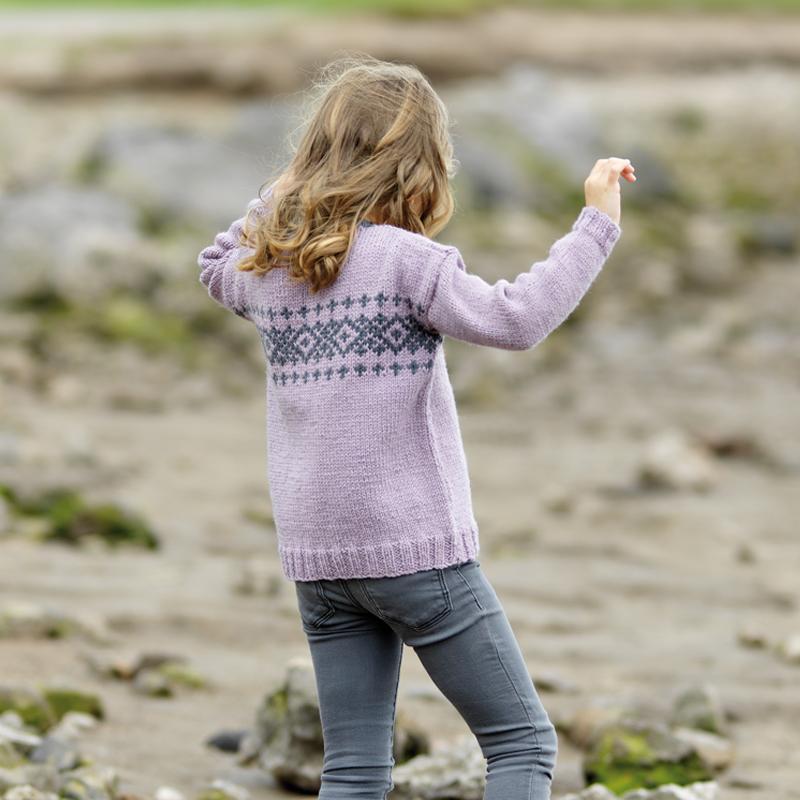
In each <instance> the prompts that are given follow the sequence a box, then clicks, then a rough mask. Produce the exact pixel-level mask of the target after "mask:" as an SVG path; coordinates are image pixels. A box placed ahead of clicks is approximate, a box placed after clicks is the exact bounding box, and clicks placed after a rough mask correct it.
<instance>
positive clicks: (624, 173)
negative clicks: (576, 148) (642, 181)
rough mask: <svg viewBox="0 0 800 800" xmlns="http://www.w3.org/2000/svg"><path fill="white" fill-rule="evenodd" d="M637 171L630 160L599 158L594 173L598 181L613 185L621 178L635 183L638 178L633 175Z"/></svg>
mask: <svg viewBox="0 0 800 800" xmlns="http://www.w3.org/2000/svg"><path fill="white" fill-rule="evenodd" d="M635 169H636V168H635V167H634V166H633V165H632V164H631V160H630V159H629V158H618V157H617V156H610V157H609V158H598V159H597V161H596V162H595V165H594V167H593V169H592V172H593V173H594V177H596V178H597V180H598V181H605V182H606V183H609V184H611V183H614V182H616V181H617V180H619V178H620V177H624V178H625V179H626V180H628V181H631V182H633V181H635V180H636V176H635V175H634V174H633V173H634V170H635Z"/></svg>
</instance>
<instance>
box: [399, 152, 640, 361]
mask: <svg viewBox="0 0 800 800" xmlns="http://www.w3.org/2000/svg"><path fill="white" fill-rule="evenodd" d="M632 173H633V167H631V166H630V162H629V161H628V160H627V159H601V160H599V161H598V162H597V163H596V165H595V167H594V169H593V170H592V173H591V174H590V176H589V178H587V180H586V183H585V184H584V186H585V189H586V198H587V204H586V205H585V206H584V207H583V208H582V209H581V211H580V214H579V215H578V217H577V219H576V220H575V222H574V223H573V225H572V229H571V231H570V232H569V233H567V234H565V235H564V236H562V237H561V238H560V239H558V240H557V241H556V242H555V243H554V244H553V245H552V246H551V247H550V251H549V253H548V255H547V257H546V258H545V259H544V260H542V261H537V262H535V263H534V264H533V265H532V266H531V267H530V269H529V270H527V271H526V272H523V273H521V274H520V275H518V276H517V277H516V278H515V279H514V280H513V281H508V280H506V279H504V278H501V279H500V280H498V281H497V282H495V283H494V284H489V283H487V282H486V281H484V280H483V278H481V277H480V276H478V275H475V274H471V273H469V272H467V269H466V265H465V263H464V259H463V257H462V255H461V253H460V252H459V250H458V248H456V247H452V246H449V247H446V248H445V249H444V256H443V257H442V258H441V259H440V260H439V263H436V262H435V261H434V263H433V264H428V265H426V267H425V268H424V270H423V274H422V275H421V276H419V280H418V282H417V283H416V286H415V290H414V294H415V295H416V297H415V302H416V305H417V310H418V313H419V315H420V321H421V322H422V323H423V324H424V325H426V326H427V327H430V328H434V329H436V330H438V331H439V332H441V333H443V334H445V335H448V336H451V337H453V338H455V339H460V340H462V341H466V342H470V343H472V344H479V345H486V346H490V347H498V348H501V349H505V350H527V349H529V348H532V347H534V346H535V345H536V344H538V343H539V342H541V341H542V340H543V339H544V338H545V337H546V336H548V334H549V333H550V332H551V331H553V330H555V329H556V328H557V327H558V326H559V325H560V324H561V323H562V322H563V321H564V320H565V319H566V318H567V317H568V316H569V315H570V314H571V313H572V311H573V310H574V309H575V307H576V306H577V305H578V303H579V302H580V300H581V298H582V297H583V295H584V294H585V293H586V291H587V290H588V289H589V287H590V286H591V284H592V282H593V281H594V279H595V277H596V276H597V274H598V273H599V272H600V269H601V268H602V266H603V264H604V263H605V262H606V260H607V259H608V257H609V255H610V254H611V251H612V249H613V247H614V245H615V243H616V241H617V240H618V239H619V237H620V235H621V234H622V228H621V227H620V226H619V223H618V222H617V221H616V220H615V219H614V218H612V216H611V214H613V215H614V216H615V217H616V219H617V220H618V219H619V212H618V208H619V201H618V197H615V194H616V195H618V193H619V184H618V183H617V179H618V178H619V177H620V175H621V174H624V175H625V177H626V178H627V179H628V180H635V178H633V177H632ZM614 187H616V192H615V188H614ZM604 209H608V211H606V210H604ZM439 252H441V251H439Z"/></svg>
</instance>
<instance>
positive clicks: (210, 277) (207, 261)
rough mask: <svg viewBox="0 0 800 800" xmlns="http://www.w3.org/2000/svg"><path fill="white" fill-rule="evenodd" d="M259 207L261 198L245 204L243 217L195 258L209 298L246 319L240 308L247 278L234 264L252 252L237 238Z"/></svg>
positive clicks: (243, 301)
mask: <svg viewBox="0 0 800 800" xmlns="http://www.w3.org/2000/svg"><path fill="white" fill-rule="evenodd" d="M259 205H261V199H260V198H258V197H257V198H254V199H253V200H251V201H250V202H249V203H248V204H247V211H246V213H245V215H244V216H243V217H240V218H239V219H237V220H235V221H234V222H232V223H231V225H230V227H229V228H228V230H227V231H223V232H221V233H218V234H217V235H216V236H215V237H214V244H211V245H209V246H208V247H205V248H203V250H201V251H200V255H199V256H198V257H197V265H198V266H199V267H200V283H202V284H203V285H204V286H205V287H206V288H207V289H208V294H209V296H210V297H211V298H213V299H214V300H216V301H217V302H218V303H219V304H220V305H222V306H224V307H225V308H227V309H229V310H230V311H233V312H234V313H235V314H238V315H239V316H240V317H245V318H246V319H247V318H249V317H248V316H247V313H246V312H245V311H244V309H243V305H244V303H245V298H246V292H245V282H246V281H247V279H248V277H249V276H248V273H246V272H242V271H241V270H239V269H237V267H236V265H237V264H238V263H239V261H241V260H242V258H243V257H244V256H245V255H246V254H247V253H249V252H251V251H250V249H249V248H247V247H243V246H242V245H241V244H240V243H239V238H240V236H241V234H242V230H243V228H244V223H245V220H246V219H247V214H248V213H249V212H250V210H251V209H253V208H255V207H257V206H259Z"/></svg>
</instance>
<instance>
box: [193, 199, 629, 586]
mask: <svg viewBox="0 0 800 800" xmlns="http://www.w3.org/2000/svg"><path fill="white" fill-rule="evenodd" d="M264 202H269V196H266V197H265V200H264V201H263V202H262V200H261V199H260V198H256V199H254V200H253V201H251V203H250V204H249V206H248V210H250V209H251V208H253V209H255V210H256V213H263V211H264V209H265V206H264ZM244 219H245V218H244V217H242V218H240V219H238V220H236V221H235V222H233V223H232V225H231V226H230V228H229V229H228V230H227V231H225V232H222V233H220V234H218V235H217V236H216V237H215V240H214V243H213V244H212V245H209V246H208V247H206V248H204V249H203V251H202V252H201V253H200V255H199V256H198V265H199V266H200V281H201V283H202V284H203V285H204V286H205V287H206V288H207V290H208V293H209V295H210V296H211V297H212V298H213V299H214V300H215V301H217V302H218V303H220V304H221V305H223V306H224V307H225V308H227V309H229V310H230V311H232V312H233V313H235V314H238V315H239V316H240V317H242V318H243V319H246V320H248V321H250V322H251V323H253V325H254V327H255V328H256V331H257V334H258V335H259V337H260V339H261V343H262V346H263V349H264V355H265V363H266V387H265V389H266V409H267V413H266V428H267V467H268V468H267V478H268V484H269V494H270V499H271V501H272V512H273V517H274V520H275V527H276V531H277V536H278V555H279V558H280V562H281V566H282V569H283V572H284V575H285V576H286V577H287V578H289V579H290V580H314V579H319V578H355V577H381V576H391V575H402V574H406V573H410V572H415V571H418V570H423V569H432V568H434V567H446V566H450V565H452V564H456V563H460V562H463V561H466V560H468V559H470V558H474V557H476V556H477V554H478V552H479V548H480V545H479V536H478V524H477V521H476V520H475V516H474V513H473V508H472V492H471V485H470V478H469V470H468V465H467V459H466V454H465V451H464V446H463V441H462V437H461V430H460V426H459V420H458V413H457V409H456V403H455V397H454V394H453V388H452V385H451V383H450V379H449V375H448V372H447V365H446V363H445V355H444V347H443V342H444V337H446V336H450V337H452V338H457V339H460V340H462V341H466V342H470V343H471V344H474V345H482V346H488V347H498V348H503V349H508V350H527V349H530V348H532V347H534V346H535V345H536V344H538V343H539V342H541V341H542V340H543V339H544V338H546V337H547V336H548V335H549V333H550V332H551V331H553V330H555V329H556V328H557V327H558V326H559V325H560V324H561V323H562V322H563V321H564V320H565V319H566V318H567V317H568V316H569V314H570V313H571V312H572V311H573V310H574V308H575V307H576V306H577V304H578V303H579V302H580V300H581V298H582V297H583V295H584V294H585V293H586V291H587V290H588V289H589V287H590V285H591V284H592V282H593V281H594V279H595V278H596V277H597V275H598V273H599V272H600V270H601V268H602V266H603V264H604V263H605V261H606V260H607V259H608V257H609V255H610V253H611V251H612V249H613V247H614V244H615V242H616V241H617V239H618V238H619V236H620V235H621V232H622V229H621V228H620V227H619V225H617V223H615V222H614V221H613V220H612V219H611V218H610V217H609V216H608V215H607V214H605V213H604V212H602V211H600V210H599V209H597V208H595V207H594V206H584V207H583V208H582V209H581V211H580V213H579V215H578V217H577V219H576V220H575V222H574V223H573V225H572V228H571V230H570V231H569V232H568V233H566V234H565V235H564V236H562V237H561V238H560V239H558V240H557V241H556V242H555V243H554V244H553V245H552V246H551V247H550V250H549V252H548V254H547V256H546V257H545V258H544V259H542V260H541V261H537V262H535V263H533V264H532V265H531V266H530V268H529V269H527V270H525V271H523V272H521V273H520V274H518V275H517V276H516V277H515V278H514V279H513V280H506V279H500V280H498V281H495V282H494V283H493V284H490V283H488V282H486V281H484V280H483V279H482V278H481V277H480V276H478V275H476V274H474V273H470V272H469V271H468V270H467V268H466V264H465V262H464V259H463V258H462V256H461V253H460V252H459V250H458V249H457V248H456V247H454V246H452V245H445V244H442V243H439V242H436V241H434V240H432V239H429V238H427V237H425V236H423V235H421V234H417V233H412V232H410V231H406V230H404V229H401V228H397V227H394V226H392V225H376V224H371V223H369V222H367V221H363V222H362V223H361V224H360V225H359V226H358V229H357V233H356V236H355V239H354V241H353V245H352V247H351V250H350V252H349V254H348V256H347V258H346V260H345V262H344V264H343V265H342V269H341V271H340V274H339V275H338V277H337V278H336V280H335V281H334V283H333V284H331V285H330V286H328V287H326V288H325V289H322V290H321V291H320V292H318V293H317V294H316V295H314V294H312V293H311V292H310V290H309V289H308V287H307V286H306V285H305V284H299V283H295V282H293V281H289V280H287V279H286V276H285V272H284V271H283V270H280V269H278V270H272V271H271V272H269V273H267V274H266V275H264V276H262V277H259V276H256V275H254V274H253V273H249V272H242V271H240V270H238V269H236V265H237V264H238V262H239V261H240V260H241V258H242V257H243V256H244V255H245V254H246V253H247V252H248V251H247V250H246V249H245V248H243V247H241V246H240V245H239V243H238V238H239V234H240V232H241V230H242V226H243V224H244ZM520 358H524V356H520Z"/></svg>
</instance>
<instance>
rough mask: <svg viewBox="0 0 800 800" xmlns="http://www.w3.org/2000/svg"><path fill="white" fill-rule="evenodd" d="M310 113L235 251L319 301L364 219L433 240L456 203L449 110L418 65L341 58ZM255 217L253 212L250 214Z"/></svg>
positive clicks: (326, 72)
mask: <svg viewBox="0 0 800 800" xmlns="http://www.w3.org/2000/svg"><path fill="white" fill-rule="evenodd" d="M309 97H310V98H311V102H310V113H309V115H308V121H307V123H306V125H305V126H304V127H305V130H304V132H303V135H302V138H301V140H300V142H299V144H298V145H297V147H296V148H293V149H294V153H293V156H292V159H291V161H290V163H289V166H288V167H287V168H286V170H285V172H284V174H283V176H282V177H281V179H280V180H279V181H278V184H279V185H280V189H279V190H277V191H276V190H275V189H276V187H275V186H273V194H272V197H271V198H269V199H265V197H264V189H265V187H266V186H267V185H268V184H273V182H274V180H273V179H270V180H268V181H266V182H265V183H264V184H262V186H261V189H260V190H259V198H260V199H261V202H262V204H263V205H262V206H258V205H256V206H255V208H253V209H251V210H250V211H249V212H248V214H247V217H246V219H245V224H244V229H243V233H242V241H241V244H242V245H244V246H245V247H248V248H252V249H253V250H254V252H253V254H252V255H249V256H247V257H246V258H244V259H242V260H241V262H240V263H239V264H238V267H239V269H241V270H244V271H253V272H255V273H258V274H265V273H267V272H269V270H271V269H274V268H276V267H281V266H283V267H285V268H286V269H288V273H289V276H290V277H291V278H292V279H293V280H296V281H300V282H302V281H307V282H308V284H309V286H310V288H311V292H312V293H315V292H317V291H319V290H320V289H322V288H324V287H325V286H328V285H329V284H331V283H332V282H333V281H334V280H335V279H336V276H337V275H338V273H339V270H340V268H341V265H342V263H343V262H344V260H345V258H346V257H347V254H348V253H349V251H350V247H351V245H352V242H353V239H354V236H355V233H356V231H357V229H358V225H359V223H360V222H361V221H362V220H364V219H366V218H367V217H372V218H373V220H372V221H377V222H380V223H382V224H388V225H394V226H396V227H399V228H404V229H406V230H409V231H413V232H416V233H421V234H424V235H425V236H429V237H433V236H435V235H436V233H438V232H439V231H440V230H442V228H444V226H445V225H446V224H447V223H448V221H449V220H450V218H451V217H452V215H453V212H454V209H455V203H454V199H453V195H452V191H451V188H450V178H451V177H452V176H453V174H454V172H455V165H456V164H457V163H458V162H457V160H456V159H455V158H454V156H453V146H452V141H451V138H450V130H449V128H450V122H449V117H448V113H447V109H446V107H445V105H444V103H443V102H442V100H441V99H440V98H439V96H438V95H437V94H436V92H435V91H434V90H433V88H432V87H431V85H430V83H429V82H428V80H427V78H426V77H425V76H424V75H423V74H422V73H421V72H420V70H419V69H417V67H415V66H413V65H410V64H396V63H392V62H388V61H381V60H379V59H376V58H373V57H371V56H365V55H356V56H354V55H347V56H344V57H341V58H338V59H337V60H335V61H333V62H331V63H329V64H328V65H327V66H326V67H324V68H323V69H322V70H321V73H320V75H319V77H318V79H317V80H316V81H314V83H313V86H312V92H310V93H309ZM254 212H258V213H254Z"/></svg>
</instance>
